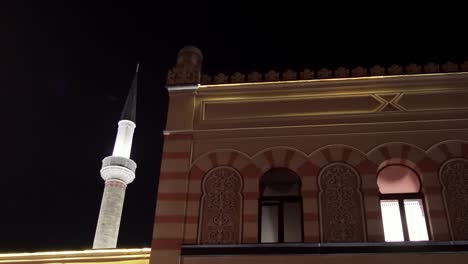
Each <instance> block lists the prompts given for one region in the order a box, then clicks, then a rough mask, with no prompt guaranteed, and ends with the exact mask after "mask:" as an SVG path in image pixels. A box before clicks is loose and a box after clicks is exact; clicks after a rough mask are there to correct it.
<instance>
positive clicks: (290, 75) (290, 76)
mask: <svg viewBox="0 0 468 264" xmlns="http://www.w3.org/2000/svg"><path fill="white" fill-rule="evenodd" d="M283 80H285V81H290V80H297V73H296V72H295V71H293V70H287V71H285V72H283Z"/></svg>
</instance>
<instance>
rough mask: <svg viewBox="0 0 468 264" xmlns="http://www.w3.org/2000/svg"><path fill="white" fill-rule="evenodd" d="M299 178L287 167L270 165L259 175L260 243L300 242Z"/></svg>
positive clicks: (301, 237) (300, 204)
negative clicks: (271, 167) (270, 166)
mask: <svg viewBox="0 0 468 264" xmlns="http://www.w3.org/2000/svg"><path fill="white" fill-rule="evenodd" d="M300 192H301V180H300V178H299V176H297V174H296V173H295V172H293V171H291V170H290V169H286V168H274V169H271V170H269V171H267V172H266V173H265V174H264V175H263V176H262V178H261V179H260V198H259V215H260V217H259V240H260V243H283V242H302V241H303V233H302V230H303V227H302V225H303V223H302V197H301V196H300Z"/></svg>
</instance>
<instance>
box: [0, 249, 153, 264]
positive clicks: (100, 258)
mask: <svg viewBox="0 0 468 264" xmlns="http://www.w3.org/2000/svg"><path fill="white" fill-rule="evenodd" d="M150 252H151V249H150V248H136V249H96V250H92V249H91V250H76V251H53V252H35V253H5V254H0V263H76V262H87V263H111V262H116V261H119V262H120V261H121V262H122V263H135V264H140V263H148V262H149V256H150Z"/></svg>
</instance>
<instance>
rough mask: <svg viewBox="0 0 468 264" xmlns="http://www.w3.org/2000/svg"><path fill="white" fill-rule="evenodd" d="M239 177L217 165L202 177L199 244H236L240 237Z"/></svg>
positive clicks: (240, 203) (240, 200)
mask: <svg viewBox="0 0 468 264" xmlns="http://www.w3.org/2000/svg"><path fill="white" fill-rule="evenodd" d="M241 190H242V178H241V176H240V175H239V173H237V171H235V170H234V169H232V168H228V167H220V168H216V169H213V170H212V171H210V172H209V173H208V174H207V175H206V176H205V178H204V181H203V185H202V191H203V194H202V197H201V212H200V213H201V217H200V224H199V229H200V235H199V243H200V244H237V243H240V238H241V230H242V228H241V224H242V222H241V217H242V215H241V214H242V195H241Z"/></svg>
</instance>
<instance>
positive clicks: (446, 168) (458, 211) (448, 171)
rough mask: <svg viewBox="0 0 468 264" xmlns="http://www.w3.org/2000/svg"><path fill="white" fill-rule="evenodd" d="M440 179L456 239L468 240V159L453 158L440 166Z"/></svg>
mask: <svg viewBox="0 0 468 264" xmlns="http://www.w3.org/2000/svg"><path fill="white" fill-rule="evenodd" d="M440 181H441V183H442V192H443V196H444V199H445V206H446V208H447V213H448V217H449V221H450V225H451V229H452V233H453V239H454V240H468V160H466V159H452V160H449V161H447V162H446V163H445V164H444V165H442V167H441V168H440Z"/></svg>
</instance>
